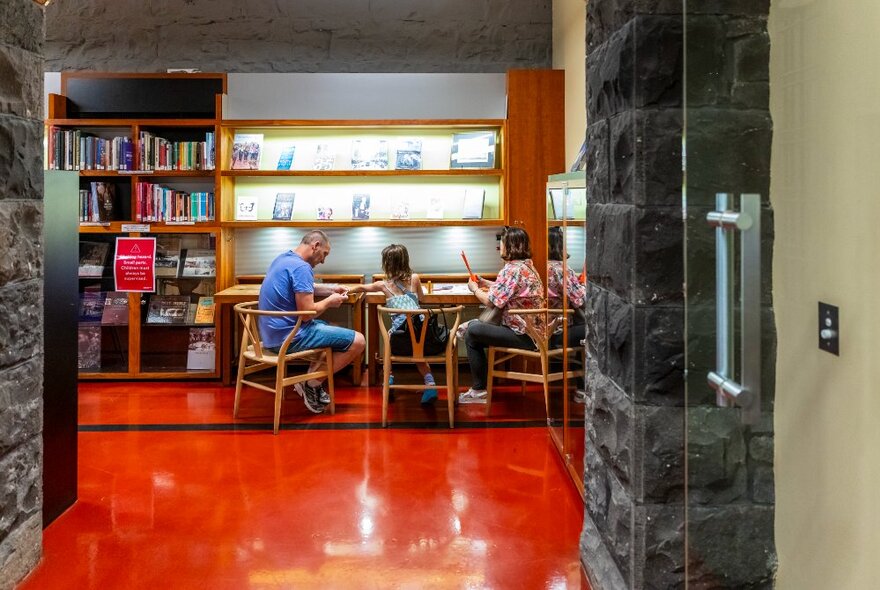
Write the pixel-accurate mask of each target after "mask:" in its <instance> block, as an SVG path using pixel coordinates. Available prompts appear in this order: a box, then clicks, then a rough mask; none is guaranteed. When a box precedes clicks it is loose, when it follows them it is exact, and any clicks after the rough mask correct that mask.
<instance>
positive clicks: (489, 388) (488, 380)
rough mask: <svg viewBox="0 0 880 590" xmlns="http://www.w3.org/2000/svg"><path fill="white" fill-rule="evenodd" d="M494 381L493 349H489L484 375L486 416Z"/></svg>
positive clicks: (490, 406) (489, 408)
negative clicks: (487, 366) (487, 363)
mask: <svg viewBox="0 0 880 590" xmlns="http://www.w3.org/2000/svg"><path fill="white" fill-rule="evenodd" d="M494 379H495V347H494V346H490V347H489V372H488V374H487V375H486V415H487V416H488V415H489V413H490V412H491V410H492V381H494Z"/></svg>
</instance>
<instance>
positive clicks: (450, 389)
mask: <svg viewBox="0 0 880 590" xmlns="http://www.w3.org/2000/svg"><path fill="white" fill-rule="evenodd" d="M456 364H457V363H456V362H455V361H454V360H453V358H452V356H451V355H449V356H447V357H446V407H447V408H448V410H449V428H455V396H456V394H457V389H456V387H455V383H456V379H455V365H456Z"/></svg>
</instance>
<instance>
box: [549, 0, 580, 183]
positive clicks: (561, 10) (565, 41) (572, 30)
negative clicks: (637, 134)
mask: <svg viewBox="0 0 880 590" xmlns="http://www.w3.org/2000/svg"><path fill="white" fill-rule="evenodd" d="M586 38H587V3H586V2H585V0H553V68H554V69H559V70H565V167H566V171H567V170H568V169H569V168H570V167H571V164H572V163H573V162H574V160H575V158H576V157H577V154H578V152H579V151H580V149H581V145H582V144H583V143H584V139H585V138H586V135H587V74H586V59H587V57H586V55H587V45H586ZM560 172H562V171H560Z"/></svg>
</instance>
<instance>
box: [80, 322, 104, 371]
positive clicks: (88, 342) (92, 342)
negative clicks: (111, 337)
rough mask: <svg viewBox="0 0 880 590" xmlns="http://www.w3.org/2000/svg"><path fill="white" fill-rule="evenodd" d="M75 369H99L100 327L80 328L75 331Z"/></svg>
mask: <svg viewBox="0 0 880 590" xmlns="http://www.w3.org/2000/svg"><path fill="white" fill-rule="evenodd" d="M76 367H77V369H100V368H101V326H80V327H79V328H78V329H77V347H76Z"/></svg>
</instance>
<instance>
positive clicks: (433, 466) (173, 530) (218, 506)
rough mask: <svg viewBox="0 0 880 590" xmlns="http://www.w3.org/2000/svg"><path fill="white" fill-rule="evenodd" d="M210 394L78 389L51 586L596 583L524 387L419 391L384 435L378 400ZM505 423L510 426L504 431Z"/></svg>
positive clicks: (538, 404) (570, 499) (569, 498)
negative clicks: (466, 400) (237, 402)
mask: <svg viewBox="0 0 880 590" xmlns="http://www.w3.org/2000/svg"><path fill="white" fill-rule="evenodd" d="M232 396H233V389H232V388H223V387H219V386H216V385H211V384H199V383H167V384H156V383H149V384H138V383H91V384H89V383H85V384H82V385H81V386H80V423H81V432H80V435H79V457H80V459H79V478H80V483H79V501H78V502H77V503H76V504H75V505H74V507H73V508H71V509H70V510H68V511H67V512H66V513H65V514H63V515H62V516H61V517H60V518H59V519H58V520H56V521H55V522H54V523H53V524H52V525H50V526H49V527H48V528H47V529H46V531H45V536H44V557H43V560H42V562H41V563H40V565H39V567H38V568H37V569H36V570H35V571H34V572H33V573H32V574H31V575H30V576H29V577H28V578H27V579H26V580H25V581H24V582H23V583H22V585H21V586H20V588H22V589H27V590H30V589H35V588H52V589H55V588H77V589H80V588H100V589H106V588H156V587H162V588H211V589H226V588H229V589H240V588H253V589H280V588H321V589H332V588H406V589H409V588H414V589H423V588H424V589H427V588H500V589H508V588H526V589H531V588H536V589H537V588H548V589H550V588H553V589H556V588H560V589H561V588H583V587H586V584H585V582H583V580H582V576H581V572H580V565H579V560H578V536H579V533H580V527H581V520H582V518H583V509H582V506H581V502H580V500H579V498H578V497H577V495H576V493H575V492H574V491H573V486H572V484H571V483H570V482H569V481H568V480H567V479H566V478H567V476H566V474H565V473H564V472H563V469H562V467H561V463H560V461H559V458H558V457H557V455H556V450H555V449H554V448H553V446H552V443H551V442H550V440H549V437H548V434H547V431H546V427H542V426H539V424H540V423H541V422H542V421H543V402H542V401H541V398H540V396H539V394H537V393H531V392H528V393H526V394H525V395H523V394H522V393H520V391H519V389H518V388H512V389H509V390H507V391H503V390H502V392H499V393H498V394H496V399H495V401H494V402H493V404H492V417H491V420H489V421H488V422H487V418H486V416H485V413H486V412H485V406H475V405H472V406H459V407H458V409H457V414H456V419H457V420H458V421H459V423H460V426H461V428H456V429H455V430H449V429H448V428H447V424H446V413H445V403H444V402H442V400H441V403H440V404H438V406H437V407H436V408H435V409H434V410H433V411H432V410H425V409H423V408H422V407H421V406H419V404H418V398H417V396H416V395H414V394H401V395H399V396H398V399H397V401H396V402H395V403H394V404H393V405H392V412H391V416H392V419H393V420H394V428H391V429H382V428H381V422H380V419H381V401H380V400H381V393H380V390H378V389H376V388H372V389H366V388H351V387H349V388H340V389H338V390H337V415H336V416H335V417H334V416H329V415H320V416H315V415H313V414H311V413H309V412H308V411H307V410H305V408H304V407H303V405H302V402H301V401H300V400H299V398H296V397H294V398H293V399H290V400H289V401H287V402H286V403H285V407H284V415H283V418H282V423H283V425H284V427H285V430H282V431H281V432H280V433H279V435H278V436H273V435H272V434H271V431H268V432H267V431H266V430H265V429H267V428H271V426H270V422H271V400H270V398H269V397H267V394H262V393H260V392H257V391H255V390H250V392H249V393H247V392H246V397H245V398H244V401H243V403H242V410H241V412H242V414H241V419H240V420H238V421H236V423H235V424H233V421H232V417H231V407H232ZM499 426H502V427H499Z"/></svg>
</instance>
